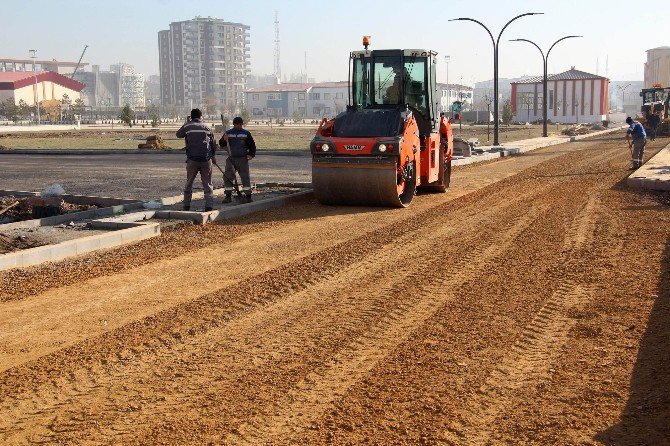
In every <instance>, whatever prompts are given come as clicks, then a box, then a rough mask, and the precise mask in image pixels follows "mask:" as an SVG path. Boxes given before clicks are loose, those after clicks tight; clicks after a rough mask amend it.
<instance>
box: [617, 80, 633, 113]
mask: <svg viewBox="0 0 670 446" xmlns="http://www.w3.org/2000/svg"><path fill="white" fill-rule="evenodd" d="M616 87H617V88H618V89H619V91H621V111H623V112H624V113H625V112H626V89H627V88H628V87H630V84H626V85H624V86H623V87H622V86H621V85H617V86H616Z"/></svg>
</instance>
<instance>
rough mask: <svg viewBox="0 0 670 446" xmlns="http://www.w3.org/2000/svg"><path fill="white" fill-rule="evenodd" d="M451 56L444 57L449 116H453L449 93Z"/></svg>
mask: <svg viewBox="0 0 670 446" xmlns="http://www.w3.org/2000/svg"><path fill="white" fill-rule="evenodd" d="M450 59H451V57H450V56H444V62H445V63H446V64H447V106H448V107H449V116H451V93H450V91H449V60H450Z"/></svg>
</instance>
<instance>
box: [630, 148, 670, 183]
mask: <svg viewBox="0 0 670 446" xmlns="http://www.w3.org/2000/svg"><path fill="white" fill-rule="evenodd" d="M669 152H670V144H668V145H667V146H665V147H664V148H662V149H661V150H659V151H658V153H657V154H656V155H654V156H653V157H652V158H650V159H649V160H648V161H647V162H646V163H644V164H643V165H642V166H641V167H640V168H639V169H637V170H636V171H634V172H632V173H631V174H630V175H629V176H628V178H626V185H627V186H628V187H631V188H633V189H647V190H657V191H670V176H669V175H668V173H667V172H668V170H670V167H668V164H669V161H670V153H669Z"/></svg>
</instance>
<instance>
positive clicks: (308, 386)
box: [226, 206, 548, 444]
mask: <svg viewBox="0 0 670 446" xmlns="http://www.w3.org/2000/svg"><path fill="white" fill-rule="evenodd" d="M546 210H548V206H546V207H545V208H544V209H533V210H531V212H527V213H524V214H523V215H517V216H516V217H515V218H514V219H512V220H511V221H509V224H507V225H506V228H505V229H504V230H503V231H499V232H497V233H495V232H494V233H489V234H487V236H485V237H481V238H480V239H479V240H477V242H478V245H476V246H474V249H472V250H469V251H467V253H466V254H465V256H463V257H461V258H460V259H459V261H458V262H457V263H456V264H455V265H453V269H454V270H455V271H458V272H459V273H458V275H457V276H441V275H440V274H439V273H441V272H446V271H444V270H442V271H440V270H438V271H436V273H437V274H436V276H437V278H436V279H433V280H427V281H421V282H420V283H419V284H417V283H405V284H404V285H405V286H404V287H403V288H402V289H401V290H400V291H401V292H402V293H404V295H407V296H411V295H412V294H415V296H413V297H414V298H413V299H408V300H407V302H405V303H403V304H402V305H401V306H400V307H399V308H397V309H396V310H395V311H393V312H391V313H389V314H388V315H387V316H386V317H384V318H383V319H382V320H380V321H379V322H378V323H377V324H376V325H375V326H372V327H370V330H369V331H368V332H367V333H365V334H364V335H363V336H361V337H359V338H357V339H355V340H354V341H353V342H352V343H351V345H349V346H348V347H347V348H345V349H343V351H341V352H339V353H338V354H337V355H336V356H335V357H334V358H332V359H331V360H330V361H329V362H328V363H327V364H325V367H324V368H322V369H319V370H315V371H313V372H311V373H310V374H309V375H308V376H306V377H305V378H303V379H302V380H301V381H300V382H299V383H298V384H297V385H296V386H295V389H294V390H293V391H291V392H289V393H288V394H287V395H286V397H285V400H284V401H283V402H282V403H281V404H276V405H275V414H273V415H271V416H263V417H259V418H257V419H253V420H250V421H249V422H248V423H247V424H245V425H243V426H240V427H239V428H237V429H236V430H237V433H236V434H235V435H234V436H233V437H231V438H228V439H226V440H227V441H230V442H232V443H235V444H263V443H267V442H270V443H275V442H278V443H277V444H282V443H283V442H284V441H285V438H284V437H285V436H288V435H290V434H291V433H293V432H295V431H296V430H297V429H298V428H299V427H303V426H309V425H310V424H311V423H312V422H313V421H314V420H316V419H317V418H318V417H320V416H321V414H322V413H323V412H324V411H325V410H326V409H327V408H328V407H329V406H330V405H331V404H332V402H333V401H335V400H336V399H337V398H339V397H341V396H343V395H344V394H345V393H346V391H347V390H348V388H349V387H351V385H353V384H354V383H355V382H357V381H359V380H360V379H362V377H363V376H365V375H366V374H367V373H368V372H369V371H370V370H372V368H374V367H375V366H376V364H377V363H378V362H379V361H380V360H382V359H383V358H384V357H385V356H386V355H387V354H388V353H389V352H390V351H392V350H393V349H394V348H395V347H397V346H398V345H399V344H401V343H403V342H405V341H406V340H407V339H408V337H409V336H411V333H412V332H413V331H414V330H415V329H416V328H417V327H419V326H420V325H421V324H422V323H423V322H424V321H425V320H427V319H428V318H430V317H432V316H433V315H434V314H435V312H436V311H437V310H439V308H441V307H442V306H443V305H444V304H445V303H446V302H447V301H448V300H450V299H454V298H455V297H456V296H455V295H454V294H451V293H444V290H449V289H457V288H458V287H460V286H462V285H463V284H464V283H466V282H467V281H469V280H472V279H473V278H475V277H476V276H477V275H478V273H479V271H480V270H481V269H482V268H486V266H487V265H488V264H490V262H492V261H495V260H496V259H497V258H498V256H500V255H501V254H502V253H504V251H505V250H506V248H507V247H509V246H510V245H511V244H512V243H514V240H515V238H516V237H517V236H518V235H519V234H520V233H522V232H523V231H525V230H526V229H527V228H528V227H529V226H530V225H531V224H532V222H533V221H534V220H535V218H536V214H537V213H543V212H545V211H546ZM440 260H441V253H436V252H434V251H433V252H432V253H429V254H428V255H427V256H426V257H424V258H422V259H421V262H420V263H421V264H422V265H425V264H433V265H434V264H439V262H440ZM422 269H423V268H422ZM277 406H279V407H277ZM277 411H278V412H279V413H278V414H277Z"/></svg>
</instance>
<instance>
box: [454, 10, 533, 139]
mask: <svg viewBox="0 0 670 446" xmlns="http://www.w3.org/2000/svg"><path fill="white" fill-rule="evenodd" d="M540 14H544V13H543V12H527V13H525V14H520V15H518V16H516V17H514V18H513V19H512V20H510V21H509V22H507V23H506V24H505V26H503V28H502V30H500V34H498V39H497V40H496V39H494V38H493V34H491V30H489V29H488V28H487V27H486V25H484V24H483V23H482V22H480V21H479V20H475V19H471V18H469V17H459V18H457V19H451V20H449V21H450V22H454V21H468V22H475V23H476V24H478V25H480V26H481V27H482V28H484V29H485V30H486V32H487V33H488V34H489V36H490V37H491V43H493V117H494V119H495V123H494V125H493V145H494V146H497V145H499V144H498V130H499V123H498V120H499V119H498V47H499V46H500V37H501V36H502V34H503V32H504V31H505V29H506V28H507V27H508V26H509V24H510V23H512V22H513V21H515V20H517V19H520V18H521V17H525V16H527V15H540Z"/></svg>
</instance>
